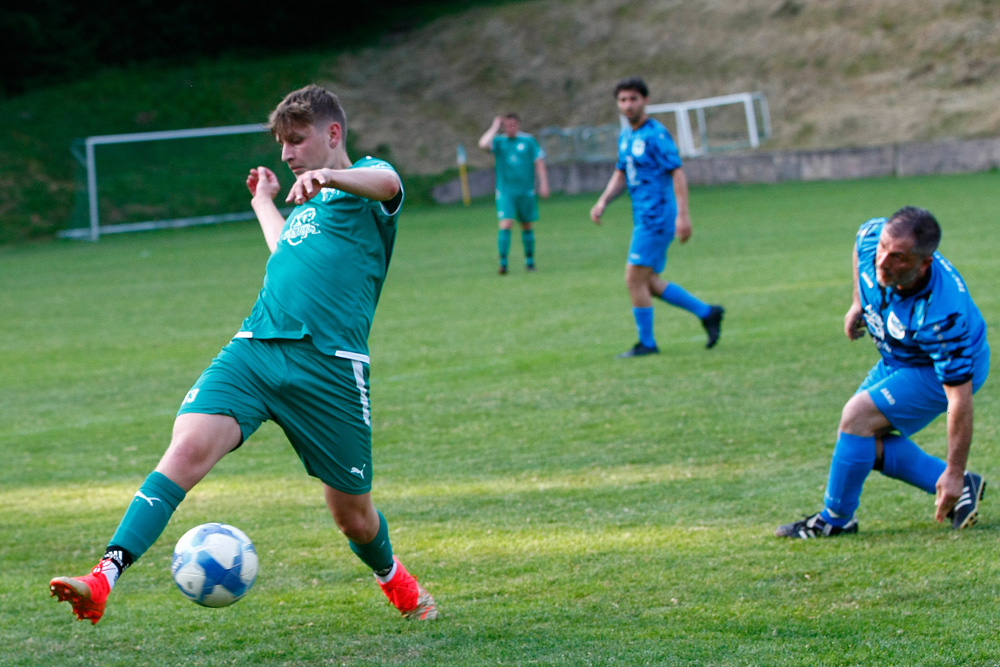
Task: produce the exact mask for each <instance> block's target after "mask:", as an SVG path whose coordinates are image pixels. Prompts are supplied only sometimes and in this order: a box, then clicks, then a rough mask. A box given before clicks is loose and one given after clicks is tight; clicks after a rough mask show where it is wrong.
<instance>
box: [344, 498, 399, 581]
mask: <svg viewBox="0 0 1000 667" xmlns="http://www.w3.org/2000/svg"><path fill="white" fill-rule="evenodd" d="M375 511H376V512H378V510H375ZM378 521H379V525H378V534H377V535H375V539H374V540H372V541H371V542H369V543H368V544H356V543H355V542H353V541H351V540H348V541H347V543H348V544H349V545H350V546H351V551H353V552H354V553H355V554H356V555H357V557H358V558H360V559H361V562H363V563H364V564H365V565H367V566H368V567H370V568H371V569H372V570H374V571H375V572H376V573H379V572H385V573H387V572H388V571H389V570H390V569H391V568H392V543H390V542H389V524H387V523H386V522H385V517H384V516H382V513H381V512H378Z"/></svg>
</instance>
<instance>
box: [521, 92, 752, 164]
mask: <svg viewBox="0 0 1000 667" xmlns="http://www.w3.org/2000/svg"><path fill="white" fill-rule="evenodd" d="M646 113H647V114H649V115H651V116H660V117H661V118H660V119H659V120H661V121H662V122H663V123H664V125H666V126H667V129H669V130H670V132H671V134H673V136H674V139H675V141H676V142H677V149H678V150H679V151H680V153H681V156H682V157H686V158H687V157H697V156H699V155H704V154H706V153H711V152H717V151H731V150H739V149H743V148H757V147H758V146H760V142H761V141H763V140H764V139H767V138H768V137H770V136H771V117H770V112H769V110H768V106H767V98H766V97H765V96H764V93H761V92H755V93H734V94H732V95H722V96H720V97H707V98H704V99H700V100H690V101H688V102H671V103H667V104H649V105H647V106H646ZM626 124H627V122H626V121H625V118H624V117H622V118H621V119H620V125H600V126H596V127H594V126H580V127H547V128H545V129H543V130H541V131H539V133H538V140H539V141H540V142H541V144H542V146H543V147H544V148H545V153H546V155H547V156H548V157H547V160H548V161H549V162H550V163H552V164H556V163H560V162H608V161H611V162H613V161H614V160H615V159H616V158H617V152H616V146H617V143H618V132H619V131H620V129H621V128H622V127H624V126H625V125H626Z"/></svg>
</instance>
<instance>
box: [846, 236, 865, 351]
mask: <svg viewBox="0 0 1000 667" xmlns="http://www.w3.org/2000/svg"><path fill="white" fill-rule="evenodd" d="M853 257H854V259H853V266H854V282H853V283H851V284H852V285H853V288H852V296H851V307H850V308H848V309H847V314H845V315H844V334H845V335H846V336H847V338H848V340H857V339H859V338H861V337H862V336H864V335H865V321H864V319H863V318H862V317H861V314H862V310H861V295H860V294H859V293H858V249H857V248H855V249H854V255H853Z"/></svg>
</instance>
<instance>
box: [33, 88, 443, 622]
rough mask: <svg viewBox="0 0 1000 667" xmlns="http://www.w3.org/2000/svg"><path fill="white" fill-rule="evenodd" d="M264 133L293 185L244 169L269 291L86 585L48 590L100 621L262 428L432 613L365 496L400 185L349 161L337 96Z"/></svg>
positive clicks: (288, 102) (404, 598) (195, 395)
mask: <svg viewBox="0 0 1000 667" xmlns="http://www.w3.org/2000/svg"><path fill="white" fill-rule="evenodd" d="M269 128H270V129H271V131H272V133H273V134H274V136H275V138H276V139H277V141H278V143H279V144H280V145H281V159H282V160H283V161H284V162H285V163H286V164H288V166H289V168H290V169H291V170H292V173H294V174H295V176H296V180H295V183H294V184H293V185H292V188H291V190H290V192H289V193H288V196H287V198H286V199H285V201H287V202H293V203H295V204H296V207H295V208H294V209H293V210H292V212H291V214H290V215H289V216H288V219H287V221H286V220H285V219H284V218H283V217H282V215H281V213H279V211H278V208H277V206H276V205H275V203H274V198H275V197H276V196H277V195H278V192H279V190H280V185H279V183H278V178H277V176H275V174H274V173H273V172H272V171H270V170H269V169H267V168H265V167H258V168H256V169H251V170H250V175H249V177H248V178H247V182H246V183H247V187H248V189H249V190H250V194H251V197H252V198H251V205H252V206H253V209H254V212H255V213H256V215H257V219H258V221H259V222H260V226H261V230H262V231H263V233H264V240H265V242H266V243H267V246H268V248H269V249H270V250H271V256H270V258H269V259H268V262H267V269H266V273H265V276H264V286H263V288H262V289H261V290H260V294H259V296H258V298H257V302H256V303H255V304H254V307H253V310H252V311H251V313H250V315H249V316H248V317H247V318H246V319H245V320H244V321H243V326H242V327H241V328H240V330H239V332H238V333H237V334H236V336H235V337H234V338H233V340H232V341H230V343H229V344H228V345H226V347H225V348H223V350H222V351H221V352H220V353H219V355H218V356H217V357H216V358H215V359H214V360H213V361H212V363H211V365H210V366H209V367H208V368H207V369H206V370H205V371H204V373H202V375H201V377H200V378H199V379H198V381H197V382H196V383H195V385H194V387H192V389H191V390H190V391H189V392H188V393H187V396H186V397H185V398H184V400H183V402H182V403H181V407H180V410H179V411H178V414H177V418H176V420H175V421H174V430H173V437H172V439H171V441H170V446H169V447H168V448H167V451H166V453H165V454H164V455H163V457H162V458H161V459H160V462H159V464H158V465H157V466H156V469H155V470H154V471H153V472H152V473H150V475H149V476H148V477H147V478H146V480H145V482H143V484H142V486H141V487H140V488H139V490H138V491H137V492H136V494H135V496H134V498H133V499H132V502H131V504H130V505H129V506H128V508H127V509H126V511H125V515H124V517H123V518H122V520H121V523H120V524H119V525H118V529H117V530H116V531H115V533H114V535H113V536H112V538H111V541H110V542H109V544H108V546H107V549H106V551H105V554H104V557H103V558H102V559H101V561H100V562H99V563H98V564H97V565H96V566H95V567H94V568H93V570H91V572H90V574H87V575H85V576H82V577H56V578H55V579H52V581H51V582H50V583H49V588H50V591H51V594H52V595H53V596H56V597H58V598H59V600H68V601H69V602H70V604H71V605H72V607H73V612H74V613H75V614H76V616H77V618H78V619H80V620H83V619H85V618H86V619H89V620H90V621H91V623H97V621H98V620H100V618H101V616H102V615H103V613H104V609H105V604H106V602H107V598H108V594H109V593H110V592H111V590H112V588H114V586H115V583H116V581H117V580H118V577H119V576H120V575H121V574H122V572H123V571H124V570H125V569H127V568H128V567H129V566H130V565H131V564H132V563H133V562H134V561H136V560H138V559H139V557H140V556H142V555H143V554H144V553H145V552H146V550H148V549H149V547H150V546H152V544H153V543H154V542H155V541H156V539H157V538H158V537H159V536H160V534H161V533H162V532H163V530H164V528H166V526H167V523H168V521H169V520H170V517H171V516H172V514H173V512H174V511H175V510H176V509H177V506H178V505H179V504H180V502H181V501H182V500H184V498H185V496H186V494H187V493H188V492H189V491H190V490H191V489H192V488H193V487H194V486H195V485H196V484H197V483H198V482H199V481H201V480H202V479H203V478H204V477H205V475H207V474H208V472H209V471H210V470H211V469H212V467H213V466H214V465H215V464H216V463H217V462H218V461H219V460H220V459H221V458H222V457H223V456H225V455H226V454H228V453H229V452H231V451H233V450H235V449H236V448H238V447H239V446H240V445H242V444H243V442H245V441H246V439H247V438H249V437H250V435H251V434H253V433H254V431H256V430H257V428H258V427H259V426H260V425H261V423H263V422H264V421H266V420H268V419H271V420H273V421H274V422H275V423H277V424H278V425H279V426H281V428H282V430H283V431H284V432H285V434H286V435H287V436H288V440H289V442H290V443H291V444H292V446H293V448H294V449H295V451H296V453H297V454H298V455H299V458H300V459H301V460H302V464H303V466H304V467H305V469H306V472H308V473H309V474H310V475H312V476H313V477H317V478H318V479H319V480H320V481H321V482H322V488H323V496H324V499H325V500H326V504H327V507H328V508H329V510H330V513H331V514H332V515H333V519H334V521H335V523H336V524H337V527H338V528H339V529H340V531H341V532H342V533H343V534H344V535H345V536H346V537H347V539H348V544H349V546H350V548H351V550H352V551H353V552H354V553H355V554H356V555H357V556H358V558H360V559H361V561H362V562H364V563H365V564H366V565H368V566H369V567H370V568H371V569H372V571H373V572H374V574H375V579H376V581H377V582H378V583H379V585H380V586H381V588H382V590H383V592H384V593H385V594H386V596H387V597H388V598H389V600H390V601H391V602H392V603H393V605H394V606H395V607H396V608H397V609H399V611H400V612H402V614H403V615H404V616H405V617H406V618H416V619H421V620H425V619H432V618H435V617H437V606H436V604H435V602H434V599H433V598H432V597H431V596H430V595H429V594H428V593H427V591H426V590H424V588H423V587H422V586H421V585H420V584H419V583H417V580H416V579H414V577H413V576H412V575H411V574H410V573H409V572H407V571H406V568H404V567H403V565H402V564H401V563H400V562H399V560H398V559H397V558H396V557H395V556H394V554H393V550H392V544H391V543H390V541H389V530H388V526H387V524H386V521H385V517H383V516H382V513H381V512H379V511H378V510H377V509H375V506H374V504H373V503H372V498H371V486H372V453H371V416H370V402H369V382H368V363H369V357H368V332H369V330H370V329H371V325H372V318H373V317H374V314H375V306H376V304H377V303H378V299H379V295H380V293H381V291H382V285H383V283H384V281H385V277H386V272H387V271H388V268H389V260H390V258H391V256H392V249H393V245H394V242H395V237H396V227H397V225H396V223H397V220H398V218H399V212H400V209H401V207H402V204H403V186H402V183H401V182H400V179H399V175H398V174H397V173H396V171H395V169H393V168H392V166H391V165H390V164H389V163H387V162H385V161H383V160H377V159H374V158H371V157H366V158H362V159H361V160H358V161H357V162H353V163H352V162H351V160H350V158H349V157H348V155H347V150H346V146H345V139H346V136H347V119H346V116H345V114H344V110H343V108H342V107H341V105H340V102H339V100H338V99H337V96H336V95H334V94H333V93H331V92H329V91H327V90H325V89H323V88H320V87H319V86H307V87H305V88H302V89H300V90H297V91H294V92H292V93H289V94H288V95H287V96H286V97H285V99H284V100H283V101H282V102H281V104H279V105H278V107H277V108H276V109H275V110H274V111H273V112H272V113H271V117H270V122H269Z"/></svg>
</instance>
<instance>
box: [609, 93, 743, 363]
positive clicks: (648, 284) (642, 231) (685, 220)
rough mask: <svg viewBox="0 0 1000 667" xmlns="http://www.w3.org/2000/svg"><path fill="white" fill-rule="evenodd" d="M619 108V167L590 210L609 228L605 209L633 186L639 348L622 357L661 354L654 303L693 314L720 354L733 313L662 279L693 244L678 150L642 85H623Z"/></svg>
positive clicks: (629, 268)
mask: <svg viewBox="0 0 1000 667" xmlns="http://www.w3.org/2000/svg"><path fill="white" fill-rule="evenodd" d="M615 101H616V103H617V104H618V111H619V112H620V113H621V114H622V115H623V116H624V117H625V120H626V121H627V122H628V127H624V128H622V131H621V134H620V135H619V137H618V163H617V164H616V165H615V171H614V173H613V174H612V175H611V180H609V181H608V185H607V186H606V187H605V188H604V192H602V193H601V196H600V197H599V198H598V199H597V203H596V204H594V206H593V208H591V209H590V219H591V220H593V221H594V222H595V223H596V224H598V225H599V224H601V216H602V215H604V209H605V208H607V206H608V204H610V203H611V201H612V200H613V199H615V198H616V197H617V196H618V195H620V194H621V193H622V191H623V190H624V189H625V187H626V186H627V187H628V193H629V197H631V199H632V242H631V245H630V247H629V251H628V261H627V262H626V264H625V285H626V286H627V287H628V293H629V297H630V298H631V300H632V314H633V316H634V317H635V326H636V329H638V332H639V342H638V343H636V344H635V345H634V346H633V347H632V348H631V349H629V350H627V351H625V352H623V353H622V354H619V355H618V356H619V357H620V358H623V357H640V356H644V355H647V354H656V353H658V352H659V351H660V349H659V348H658V347H657V346H656V338H655V336H654V335H653V297H654V296H657V297H659V298H660V299H663V300H664V301H666V302H667V303H669V304H670V305H672V306H676V307H678V308H683V309H684V310H687V311H688V312H690V313H693V314H694V315H695V316H696V317H697V318H698V319H699V320H701V324H702V326H704V327H705V331H706V332H708V342H707V343H706V344H705V347H708V348H712V347H715V344H716V343H717V342H719V333H720V331H721V327H722V315H723V313H724V312H725V311H724V310H723V308H722V306H714V305H709V304H707V303H704V302H703V301H701V300H700V299H698V298H696V297H694V296H693V295H691V294H690V293H689V292H688V291H687V290H685V289H684V288H683V287H681V286H680V285H678V284H677V283H674V282H667V281H665V280H663V279H662V278H660V273H661V272H662V271H663V269H664V268H665V267H666V265H667V247H668V246H669V245H670V243H671V241H673V239H674V238H675V237H676V238H677V240H678V241H680V242H681V243H686V242H687V240H688V239H689V238H691V214H690V213H689V211H688V184H687V177H686V176H685V175H684V170H683V169H682V168H681V158H680V154H679V153H678V152H677V146H676V144H674V140H673V138H671V136H670V132H668V131H667V128H665V127H664V126H663V124H662V123H660V122H659V121H657V120H655V119H653V118H650V117H649V116H647V115H646V104H647V103H648V102H649V89H648V88H647V87H646V83H645V82H644V81H643V80H642V79H640V78H638V77H631V78H628V79H624V80H622V81H620V82H619V83H618V85H617V86H615Z"/></svg>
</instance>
